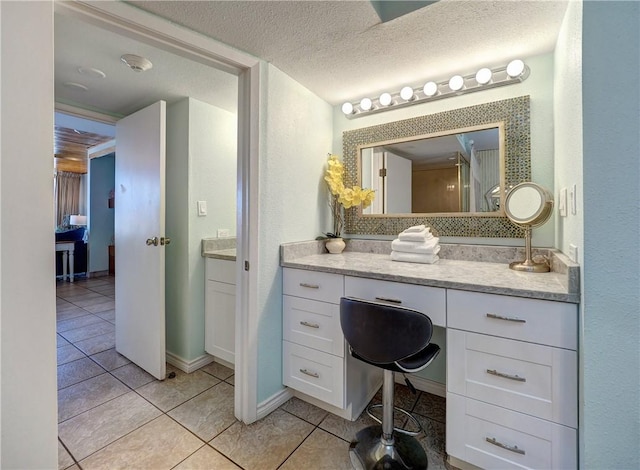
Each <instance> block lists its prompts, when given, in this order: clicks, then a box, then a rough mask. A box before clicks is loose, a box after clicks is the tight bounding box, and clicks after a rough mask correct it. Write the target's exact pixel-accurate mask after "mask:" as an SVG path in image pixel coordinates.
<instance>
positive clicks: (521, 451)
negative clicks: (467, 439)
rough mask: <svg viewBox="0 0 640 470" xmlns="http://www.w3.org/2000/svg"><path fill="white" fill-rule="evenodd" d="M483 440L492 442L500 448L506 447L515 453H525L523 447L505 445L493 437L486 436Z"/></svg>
mask: <svg viewBox="0 0 640 470" xmlns="http://www.w3.org/2000/svg"><path fill="white" fill-rule="evenodd" d="M485 440H486V441H487V442H488V443H489V444H493V445H494V446H498V447H501V448H503V449H506V450H508V451H510V452H515V453H516V454H520V455H525V452H524V449H519V448H518V446H510V445H507V444H503V443H502V442H500V441H498V440H496V438H495V437H486V438H485Z"/></svg>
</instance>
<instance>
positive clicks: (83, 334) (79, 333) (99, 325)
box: [60, 315, 115, 343]
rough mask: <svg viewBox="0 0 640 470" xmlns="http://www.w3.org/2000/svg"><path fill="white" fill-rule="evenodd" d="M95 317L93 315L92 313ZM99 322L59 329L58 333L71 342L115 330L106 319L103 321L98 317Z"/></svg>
mask: <svg viewBox="0 0 640 470" xmlns="http://www.w3.org/2000/svg"><path fill="white" fill-rule="evenodd" d="M94 317H95V315H94ZM98 320H99V322H96V323H93V324H91V325H87V326H83V327H81V328H75V329H73V330H68V331H61V332H60V334H61V335H62V336H63V337H64V338H65V339H66V340H67V341H71V342H72V343H76V342H78V341H82V340H85V339H89V338H93V337H94V336H100V335H104V334H107V333H112V332H114V331H115V326H114V325H113V324H112V323H109V322H108V321H104V320H103V319H102V318H98Z"/></svg>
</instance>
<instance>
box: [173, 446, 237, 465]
mask: <svg viewBox="0 0 640 470" xmlns="http://www.w3.org/2000/svg"><path fill="white" fill-rule="evenodd" d="M211 469H215V470H242V469H241V468H240V467H238V466H237V465H236V464H234V463H233V462H232V461H231V460H229V459H228V458H226V457H225V456H224V455H222V454H221V453H219V452H217V451H216V450H214V449H213V448H211V447H210V446H204V447H202V448H201V449H198V450H197V451H196V452H195V454H193V455H191V456H190V457H189V458H187V459H186V460H184V461H183V462H182V463H180V465H178V466H177V467H175V468H174V470H211Z"/></svg>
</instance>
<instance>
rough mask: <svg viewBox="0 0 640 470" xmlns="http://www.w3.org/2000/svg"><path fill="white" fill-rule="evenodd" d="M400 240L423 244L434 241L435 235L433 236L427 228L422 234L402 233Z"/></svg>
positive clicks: (399, 236)
mask: <svg viewBox="0 0 640 470" xmlns="http://www.w3.org/2000/svg"><path fill="white" fill-rule="evenodd" d="M398 238H399V239H400V240H403V241H406V242H422V241H425V240H430V239H432V238H433V235H432V234H431V231H430V230H429V228H428V227H427V228H425V229H424V230H422V231H420V232H408V233H407V232H402V233H400V234H399V235H398Z"/></svg>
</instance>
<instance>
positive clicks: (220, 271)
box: [204, 258, 236, 285]
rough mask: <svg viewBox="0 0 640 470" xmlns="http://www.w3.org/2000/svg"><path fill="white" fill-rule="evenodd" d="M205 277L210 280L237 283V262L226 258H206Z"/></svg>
mask: <svg viewBox="0 0 640 470" xmlns="http://www.w3.org/2000/svg"><path fill="white" fill-rule="evenodd" d="M204 271H205V277H206V279H207V280H208V281H218V282H224V283H225V284H233V285H235V283H236V262H235V261H229V260H225V259H217V258H206V259H205V260H204Z"/></svg>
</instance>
